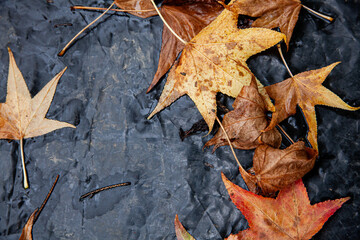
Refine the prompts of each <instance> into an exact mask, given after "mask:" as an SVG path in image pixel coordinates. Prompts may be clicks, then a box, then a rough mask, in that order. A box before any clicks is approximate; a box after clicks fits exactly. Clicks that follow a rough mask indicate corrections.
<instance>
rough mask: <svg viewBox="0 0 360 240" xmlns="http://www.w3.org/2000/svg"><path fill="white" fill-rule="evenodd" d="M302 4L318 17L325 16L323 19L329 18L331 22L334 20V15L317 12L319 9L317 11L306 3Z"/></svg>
mask: <svg viewBox="0 0 360 240" xmlns="http://www.w3.org/2000/svg"><path fill="white" fill-rule="evenodd" d="M302 6H303V7H304V8H305V9H306V10H308V11H309V12H312V13H313V14H315V15H317V16H318V17H321V18H323V19H325V20H328V21H330V22H332V21H334V18H332V17H330V16H327V15H325V14H322V13H319V12H317V11H315V10H313V9H311V8H309V7H307V6H305V5H302Z"/></svg>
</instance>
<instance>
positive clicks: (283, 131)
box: [276, 124, 295, 144]
mask: <svg viewBox="0 0 360 240" xmlns="http://www.w3.org/2000/svg"><path fill="white" fill-rule="evenodd" d="M276 127H277V128H278V129H279V130H280V131H281V132H282V133H283V134H284V135H285V137H286V138H287V139H288V140H289V141H290V142H291V144H294V143H295V142H294V140H293V139H292V138H291V137H290V136H289V134H287V132H285V130H284V129H283V128H282V127H281V126H280V125H279V124H278V125H276Z"/></svg>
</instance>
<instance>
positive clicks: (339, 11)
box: [0, 0, 360, 240]
mask: <svg viewBox="0 0 360 240" xmlns="http://www.w3.org/2000/svg"><path fill="white" fill-rule="evenodd" d="M0 3H1V5H0V6H1V7H0V62H1V64H0V101H1V102H4V101H5V96H6V82H7V72H8V54H7V49H6V48H7V47H10V48H11V49H12V50H13V52H14V55H15V59H16V61H17V63H18V66H19V68H20V70H21V71H22V73H23V75H24V77H25V80H26V82H27V84H28V86H29V89H30V91H31V93H32V94H33V95H35V94H36V93H37V92H38V91H40V89H41V88H42V87H43V86H44V85H45V84H46V83H47V82H48V81H50V79H51V78H52V77H53V76H54V75H55V74H57V73H58V72H59V71H60V70H61V69H63V68H64V67H65V66H68V70H67V71H66V73H65V74H64V76H63V77H62V79H61V80H60V82H59V85H58V88H57V91H56V93H55V97H54V101H53V103H52V105H51V107H50V110H49V112H48V114H47V117H48V118H50V119H57V120H60V121H66V122H69V123H72V124H74V125H75V126H76V127H77V128H76V129H75V130H74V129H61V130H57V131H55V132H51V133H49V134H46V135H44V136H40V137H36V138H33V139H26V140H25V156H26V165H27V170H28V173H29V180H30V184H31V188H30V189H29V190H24V189H23V188H22V171H21V161H20V158H19V143H18V141H11V142H8V141H7V140H0V158H1V159H0V168H1V174H0V239H11V240H12V239H18V238H19V236H20V233H21V229H22V227H23V226H24V224H25V223H26V220H27V218H28V217H29V216H30V214H31V213H32V211H33V210H34V209H35V208H37V207H39V206H40V204H41V202H42V200H43V199H44V197H45V196H46V194H47V192H48V190H49V188H50V186H51V184H52V182H53V181H54V179H55V176H56V175H57V174H60V175H61V177H60V180H59V183H58V185H57V187H56V189H55V191H54V193H53V195H52V196H51V199H50V201H49V203H48V205H47V206H46V208H45V209H44V211H43V212H42V214H41V215H40V218H39V220H38V222H37V223H36V225H35V227H34V239H35V240H41V239H130V240H135V239H150V240H154V239H175V232H174V225H173V220H174V217H175V214H176V213H177V214H179V217H180V219H181V221H182V223H183V224H184V225H185V226H186V228H187V229H189V232H191V234H193V235H194V236H195V237H196V238H197V239H222V238H224V237H226V236H228V235H229V234H230V233H236V232H238V231H239V230H243V229H245V228H247V222H246V220H245V218H244V217H243V216H242V214H241V213H240V212H239V211H238V210H237V209H236V208H235V206H234V205H233V204H232V203H231V201H229V196H228V194H227V192H226V189H225V188H224V186H223V184H222V181H221V178H220V173H221V172H224V173H225V174H226V175H227V176H228V177H229V178H230V179H232V180H233V181H234V182H235V183H237V184H239V185H241V186H243V187H245V185H244V183H243V181H242V180H241V177H240V175H239V172H238V170H237V166H236V164H235V161H234V159H233V157H232V155H231V152H230V150H229V148H228V147H223V148H220V149H218V150H217V151H216V153H215V154H211V149H209V148H208V149H205V150H204V151H203V150H202V147H203V144H204V143H205V142H206V141H208V140H209V139H210V138H211V135H209V136H205V137H204V135H205V133H202V134H199V135H196V136H192V137H190V138H187V139H186V140H185V141H184V142H181V141H180V138H179V136H178V131H179V128H180V127H182V128H184V129H188V128H190V127H191V125H192V124H193V123H195V122H196V121H198V120H200V119H201V116H200V114H199V113H198V111H197V109H196V107H195V106H194V104H193V103H192V101H191V100H190V99H189V98H188V97H183V98H181V99H179V100H178V101H177V102H176V103H175V104H173V105H172V106H170V107H169V108H167V109H165V110H164V111H162V112H161V113H160V114H158V115H156V116H155V117H154V118H153V119H152V120H147V119H146V117H147V116H148V114H149V113H150V112H151V110H152V109H153V108H154V107H155V105H156V103H157V99H158V98H159V95H160V93H161V90H162V88H163V85H164V81H165V80H164V81H163V82H162V83H161V84H160V85H159V86H157V87H156V88H155V89H154V90H153V91H152V92H151V93H150V94H145V92H146V89H147V87H148V85H149V84H150V82H151V80H152V77H153V75H154V73H155V71H156V67H157V61H158V56H159V51H160V46H161V32H162V22H161V20H160V19H159V18H158V17H152V18H149V19H140V18H137V17H134V16H131V15H129V14H122V13H117V14H110V15H107V16H106V17H104V18H103V19H102V21H101V22H100V23H98V24H97V25H96V26H95V27H93V28H91V30H90V31H87V32H86V34H84V35H83V36H82V37H81V38H80V39H79V40H78V41H77V42H76V43H75V44H74V45H73V46H72V47H71V48H70V49H69V51H68V52H67V53H66V54H65V56H64V57H58V56H57V53H58V51H59V50H61V48H62V47H63V46H64V45H65V44H66V43H67V41H68V40H69V39H71V38H72V37H73V36H74V35H75V34H76V33H77V32H78V31H79V30H80V29H82V28H83V27H84V26H85V25H86V24H87V23H89V22H90V21H92V20H93V19H94V18H95V17H96V16H98V15H99V13H98V12H90V11H76V12H71V11H70V9H69V7H70V6H71V5H75V4H76V5H91V6H109V4H110V1H106V2H104V1H90V2H89V1H85V0H79V1H57V0H53V1H46V0H33V1H25V0H20V1H14V0H11V1H6V0H2V1H0ZM304 4H306V5H307V6H309V7H311V8H313V9H316V10H318V11H320V12H323V13H327V14H330V15H332V16H334V17H335V18H336V20H335V21H334V22H333V23H331V24H329V23H326V22H324V21H323V20H321V19H318V18H317V17H314V16H312V15H311V14H309V13H308V12H307V11H306V10H302V11H301V14H300V18H299V22H298V24H297V26H296V28H295V33H294V35H293V38H292V42H291V44H290V50H289V52H288V53H287V54H286V58H287V59H288V63H289V65H290V68H291V69H292V70H293V72H294V73H299V72H303V71H306V70H311V69H316V68H320V67H323V66H326V65H328V64H331V63H333V62H336V61H341V62H342V64H341V65H339V66H337V67H336V68H335V69H334V71H333V72H332V73H331V75H330V76H329V77H328V79H327V80H326V82H325V86H326V87H328V88H329V89H331V90H333V91H334V92H335V93H337V94H338V95H339V96H340V97H341V98H342V99H344V100H345V101H346V102H348V103H349V104H351V105H354V106H355V105H356V106H359V105H360V100H359V99H360V70H359V66H360V58H359V51H360V31H359V29H360V4H359V1H355V0H353V1H351V0H349V1H342V0H325V1H319V0H314V1H304ZM63 23H71V24H72V26H58V27H55V25H56V24H63ZM249 65H250V67H251V69H252V70H253V71H254V73H255V74H256V76H257V77H258V78H259V79H260V80H261V81H262V82H263V83H264V84H266V85H268V84H272V83H275V82H280V81H282V80H283V79H285V78H287V77H288V74H287V72H286V69H285V67H284V66H283V64H282V62H281V61H280V58H279V57H278V54H277V51H276V50H274V49H273V50H269V51H267V52H266V54H265V53H264V54H260V55H258V56H255V57H252V58H251V60H249ZM226 101H229V100H226ZM230 102H231V101H230ZM316 109H317V119H318V123H319V139H318V140H319V148H320V159H319V160H318V161H317V163H316V165H315V168H314V169H313V170H312V171H311V172H310V173H309V174H307V175H306V177H305V178H304V182H305V185H306V187H307V189H308V192H309V196H310V200H311V203H316V202H319V201H324V200H327V199H335V198H340V197H345V196H350V197H351V200H350V201H349V202H347V203H346V204H344V206H343V207H342V209H340V210H339V211H338V212H337V213H336V214H335V215H334V216H333V217H331V218H330V219H329V221H328V222H327V223H326V224H325V225H324V229H322V230H321V231H320V232H319V233H318V234H317V235H315V237H314V239H324V240H325V239H326V240H327V239H334V240H335V239H341V240H344V239H356V238H357V237H358V236H359V233H360V231H359V223H360V216H359V209H360V207H359V204H360V189H359V187H360V176H359V171H360V161H359V156H360V145H359V144H360V141H359V140H360V139H359V123H360V121H359V120H360V112H347V111H343V110H338V109H331V108H328V107H317V108H316ZM283 126H284V128H285V129H286V130H287V131H288V132H289V133H290V135H291V136H292V137H293V138H294V139H296V140H297V139H301V138H304V137H305V133H306V129H307V127H306V123H305V121H304V120H303V118H302V115H301V113H300V112H299V113H298V114H297V115H296V116H294V117H291V118H290V119H289V120H287V121H285V123H284V124H283ZM284 144H285V145H288V143H287V142H286V141H284ZM236 152H237V155H238V157H239V159H240V161H241V163H242V164H243V165H244V166H245V167H250V166H251V162H252V160H251V157H252V155H253V151H236ZM207 163H209V164H212V165H213V166H214V168H211V167H208V166H209V165H208V164H207ZM126 181H129V182H131V183H132V185H131V186H128V187H123V188H118V189H113V190H110V191H106V192H103V193H101V194H98V195H96V196H95V197H94V198H92V199H86V200H84V201H83V202H79V200H78V199H79V197H80V196H81V195H82V194H84V193H86V192H88V191H90V190H93V189H95V188H98V187H102V186H106V185H109V184H114V183H119V182H126Z"/></svg>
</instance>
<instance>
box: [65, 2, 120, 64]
mask: <svg viewBox="0 0 360 240" xmlns="http://www.w3.org/2000/svg"><path fill="white" fill-rule="evenodd" d="M114 4H115V2H113V3H112V4H111V5H110V7H108V8H107V9H106V11H105V12H103V13H102V14H101V15H100V16H98V17H97V18H96V19H95V20H94V21H92V22H91V23H89V24H88V25H87V26H86V27H84V28H83V29H82V30H81V31H80V32H78V33H77V34H76V35H75V36H74V37H73V38H72V39H71V40H70V42H68V44H66V46H65V47H64V48H63V49H62V50H61V52H59V53H58V56H60V57H61V56H63V55H64V53H65V52H66V50H67V49H68V47H69V46H70V45H71V44H72V43H73V42H74V41H75V39H76V38H77V37H78V36H79V35H80V34H81V33H83V32H84V31H85V30H86V29H88V28H89V27H90V26H91V25H93V24H94V23H95V22H97V21H98V20H99V19H100V18H101V17H102V16H104V15H105V14H106V13H107V12H108V11H109V10H110V9H111V8H112V7H113V6H114Z"/></svg>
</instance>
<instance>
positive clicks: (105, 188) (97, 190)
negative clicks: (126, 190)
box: [79, 182, 131, 201]
mask: <svg viewBox="0 0 360 240" xmlns="http://www.w3.org/2000/svg"><path fill="white" fill-rule="evenodd" d="M129 185H131V182H124V183H117V184H113V185H110V186H106V187H102V188H98V189H95V190H93V191H91V192H88V193H85V194H84V195H82V196H81V197H80V199H79V201H82V200H84V198H87V197H90V198H92V197H93V196H94V195H95V194H97V193H99V192H102V191H104V190H108V189H112V188H116V187H122V186H129Z"/></svg>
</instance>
